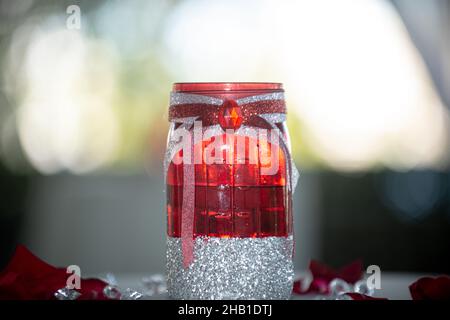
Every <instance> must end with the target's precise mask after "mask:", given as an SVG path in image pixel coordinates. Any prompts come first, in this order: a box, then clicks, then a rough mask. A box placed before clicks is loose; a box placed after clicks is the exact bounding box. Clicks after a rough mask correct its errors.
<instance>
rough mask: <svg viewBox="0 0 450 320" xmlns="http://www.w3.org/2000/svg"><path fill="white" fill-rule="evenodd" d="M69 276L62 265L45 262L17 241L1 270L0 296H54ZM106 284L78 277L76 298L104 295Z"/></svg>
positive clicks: (23, 297) (14, 297)
mask: <svg viewBox="0 0 450 320" xmlns="http://www.w3.org/2000/svg"><path fill="white" fill-rule="evenodd" d="M69 276H70V274H68V273H66V270H65V269H62V268H55V267H54V266H52V265H49V264H48V263H45V262H44V261H42V260H41V259H39V258H37V257H36V256H35V255H34V254H32V253H31V252H30V251H29V250H28V249H26V248H25V247H24V246H22V245H19V246H17V249H16V252H15V254H14V256H13V258H12V259H11V261H10V262H9V264H8V265H7V267H6V268H5V269H4V270H3V271H2V272H1V273H0V299H1V300H5V299H9V300H12V299H14V300H30V299H33V300H49V299H55V297H54V293H55V292H56V291H57V290H58V289H61V288H64V287H65V286H66V282H67V278H68V277H69ZM106 285H107V284H106V283H105V282H104V281H101V280H99V279H81V289H79V290H78V291H79V292H80V293H81V296H80V298H79V299H80V300H83V299H84V300H86V299H106V297H105V296H104V295H103V288H104V287H105V286H106Z"/></svg>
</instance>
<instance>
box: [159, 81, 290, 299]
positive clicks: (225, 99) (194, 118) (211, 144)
mask: <svg viewBox="0 0 450 320" xmlns="http://www.w3.org/2000/svg"><path fill="white" fill-rule="evenodd" d="M285 114H286V108H285V104H284V91H283V88H282V85H281V84H279V83H177V84H174V86H173V91H172V94H171V105H170V110H169V119H170V121H171V129H170V132H169V140H168V149H167V154H166V166H165V170H166V171H167V172H166V185H167V235H168V251H167V268H168V291H169V295H170V296H172V297H174V298H183V299H190V298H197V299H198V298H206V299H217V298H228V299H230V298H240V299H245V298H259V299H264V298H274V299H281V298H289V296H290V292H291V289H292V278H293V266H292V250H293V237H292V190H293V184H292V170H293V168H292V166H293V165H292V161H291V156H290V150H289V137H288V132H287V128H286V124H285ZM180 138H183V139H180Z"/></svg>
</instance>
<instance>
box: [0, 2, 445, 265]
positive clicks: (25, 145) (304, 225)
mask: <svg viewBox="0 0 450 320" xmlns="http://www.w3.org/2000/svg"><path fill="white" fill-rule="evenodd" d="M73 5H76V6H78V8H79V10H80V18H81V24H80V28H72V26H73V25H72V24H71V21H73V20H71V19H72V18H73V17H74V16H73V14H74V13H73V11H71V10H69V11H68V8H70V6H73ZM0 66H1V68H0V177H1V178H0V195H1V203H0V265H3V264H5V263H6V262H7V260H8V259H9V257H10V255H11V253H12V251H13V249H14V246H15V244H16V243H18V242H21V243H25V244H26V245H27V246H29V247H30V248H31V249H32V250H33V251H34V252H36V253H37V254H38V255H40V256H41V257H43V258H44V259H45V260H47V261H49V262H51V263H54V264H57V265H67V264H78V265H80V266H81V268H82V270H85V271H86V272H88V273H99V272H106V271H114V272H138V271H139V272H161V271H163V270H164V263H165V261H164V259H165V257H164V252H165V209H164V205H165V195H164V192H163V190H164V185H163V172H162V161H163V155H164V150H165V142H166V136H167V129H168V122H167V107H168V97H169V92H170V89H171V84H172V83H173V82H184V81H271V82H283V83H284V86H285V90H286V98H287V104H288V110H289V117H288V118H289V120H288V125H289V130H290V135H291V141H292V147H293V156H294V158H295V161H296V163H297V165H298V167H299V168H300V172H301V177H300V184H299V187H298V189H297V192H296V195H295V217H294V219H295V224H296V238H297V246H298V248H297V249H296V252H297V255H296V267H297V268H305V267H306V264H307V261H308V260H309V259H310V258H316V259H321V260H324V261H325V262H327V263H330V264H332V265H336V266H338V265H340V264H344V263H346V262H349V261H350V260H352V259H354V258H358V257H361V258H363V260H364V261H365V262H366V264H378V265H380V267H381V268H382V270H397V271H411V272H412V271H416V272H417V271H420V272H447V273H449V272H450V259H449V256H448V252H449V249H450V233H449V232H450V187H449V185H450V175H449V171H448V168H449V155H450V154H449V138H450V134H449V133H450V127H449V124H450V122H449V121H450V119H449V106H450V2H449V1H444V0H431V1H421V0H408V1H406V0H395V1H394V0H393V1H387V0H386V1H384V0H383V1H382V0H364V1H351V0H342V1H325V0H320V1H283V2H281V1H275V0H262V1H256V0H254V1H237V0H231V1H206V0H184V1H181V0H180V1H168V0H166V1H162V0H160V1H158V0H153V1H143V0H142V1H141V0H132V1H113V0H109V1H100V0H96V1H56V0H41V1H37V0H34V1H33V0H17V1H6V0H1V1H0Z"/></svg>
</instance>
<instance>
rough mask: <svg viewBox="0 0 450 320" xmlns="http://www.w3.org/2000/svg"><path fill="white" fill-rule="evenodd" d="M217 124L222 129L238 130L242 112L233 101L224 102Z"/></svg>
mask: <svg viewBox="0 0 450 320" xmlns="http://www.w3.org/2000/svg"><path fill="white" fill-rule="evenodd" d="M219 124H220V126H221V127H222V129H224V130H226V129H238V128H239V127H240V126H241V124H242V112H241V108H240V107H239V105H238V104H237V103H236V101H234V100H225V101H224V103H223V104H222V110H221V111H220V112H219Z"/></svg>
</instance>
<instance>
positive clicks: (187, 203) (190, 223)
mask: <svg viewBox="0 0 450 320" xmlns="http://www.w3.org/2000/svg"><path fill="white" fill-rule="evenodd" d="M191 137H192V138H191V146H190V148H191V155H190V158H191V159H190V160H191V161H190V163H184V164H183V205H182V210H181V251H182V254H183V266H184V267H185V268H187V267H189V265H190V264H191V263H192V261H193V259H194V210H195V208H194V206H195V164H194V161H193V158H194V141H193V140H194V138H193V137H194V135H191Z"/></svg>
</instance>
